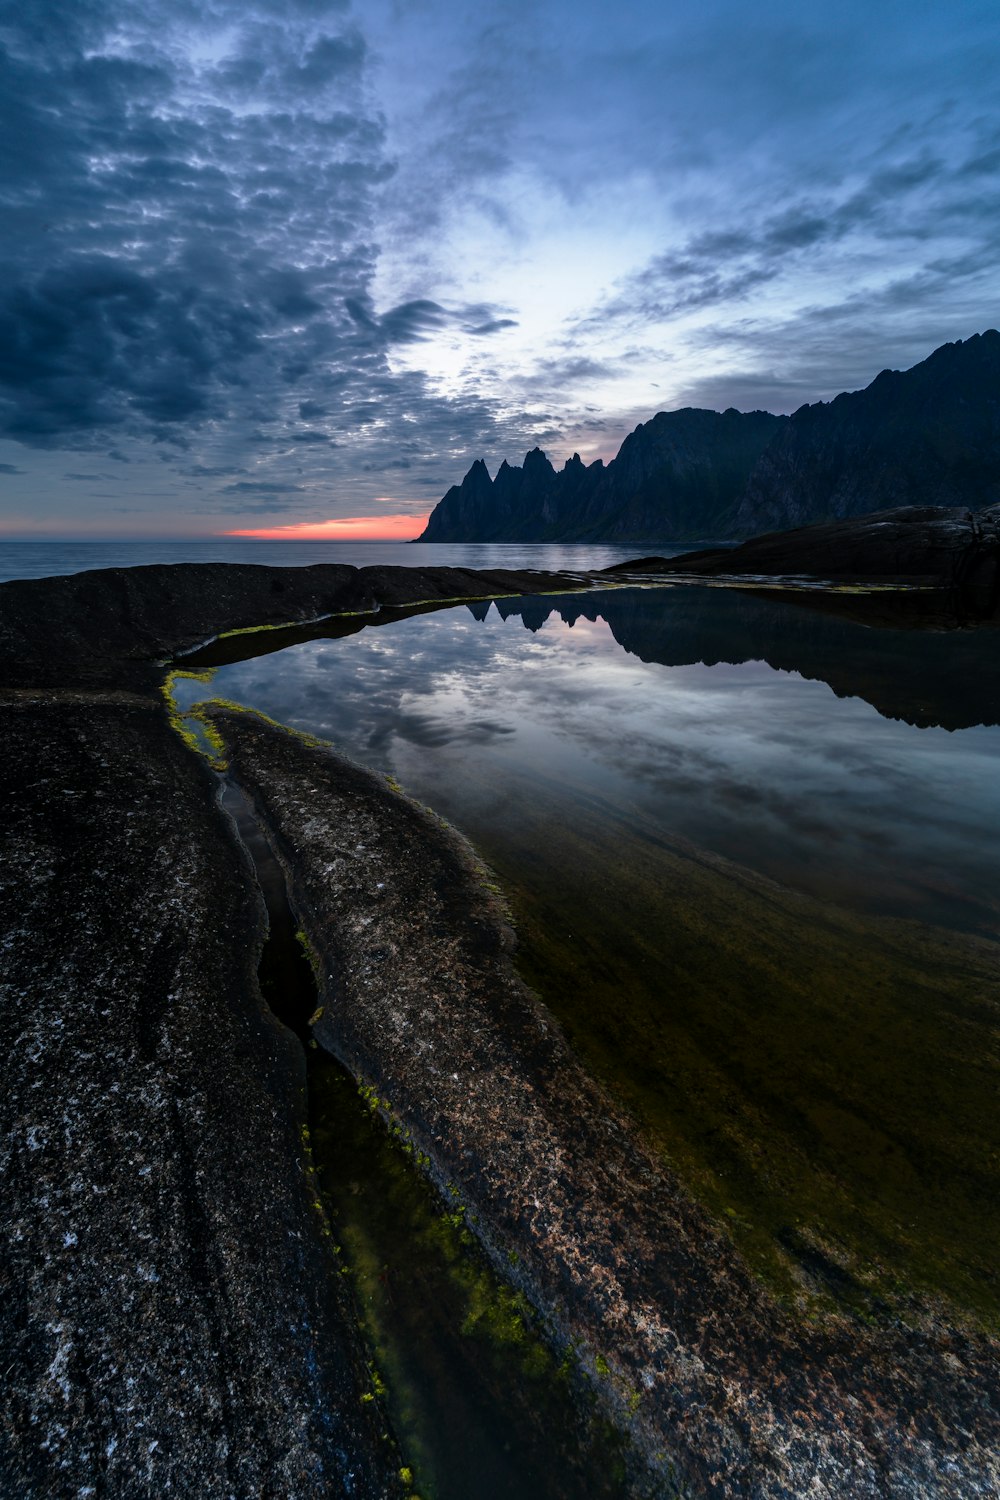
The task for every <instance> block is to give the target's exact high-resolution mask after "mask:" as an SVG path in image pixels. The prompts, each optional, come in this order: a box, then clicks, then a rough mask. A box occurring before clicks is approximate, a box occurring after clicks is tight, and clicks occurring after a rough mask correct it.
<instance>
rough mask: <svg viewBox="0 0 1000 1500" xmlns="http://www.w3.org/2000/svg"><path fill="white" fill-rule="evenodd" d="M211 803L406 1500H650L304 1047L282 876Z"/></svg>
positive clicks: (386, 1135)
mask: <svg viewBox="0 0 1000 1500" xmlns="http://www.w3.org/2000/svg"><path fill="white" fill-rule="evenodd" d="M220 800H221V802H222V805H223V807H224V808H225V810H226V811H227V813H228V814H229V816H230V817H231V818H232V819H233V821H234V823H235V824H236V827H237V829H238V832H239V835H240V838H241V840H242V842H243V844H244V847H245V848H246V849H247V852H248V854H249V855H250V858H251V861H252V863H253V866H254V870H255V873H256V876H257V880H258V884H259V886H260V889H261V892H262V894H263V897H264V901H265V905H266V907H267V913H268V923H269V927H268V935H267V938H266V941H265V943H264V947H263V950H262V953H261V959H260V967H259V978H260V985H261V993H262V995H263V998H264V1000H265V1002H266V1004H267V1005H268V1007H269V1008H270V1010H271V1011H272V1013H273V1014H274V1015H276V1016H277V1018H278V1019H279V1020H280V1021H281V1022H282V1023H283V1024H284V1025H285V1026H287V1027H288V1028H289V1029H290V1030H291V1031H294V1032H295V1034H296V1035H297V1036H298V1037H299V1039H300V1041H302V1043H303V1045H304V1047H305V1048H306V1058H307V1096H308V1115H309V1144H310V1152H311V1165H312V1166H313V1167H314V1169H315V1172H316V1178H315V1181H316V1182H317V1184H318V1187H319V1191H320V1196H321V1199H322V1201H323V1204H324V1207H325V1210H326V1213H327V1217H328V1220H329V1226H330V1231H331V1239H332V1241H333V1250H334V1255H335V1256H336V1262H335V1264H336V1265H338V1266H339V1273H340V1274H341V1275H343V1276H347V1277H349V1278H350V1280H351V1283H352V1287H353V1290H354V1296H355V1305H356V1308H357V1313H358V1318H359V1323H360V1326H361V1328H362V1331H363V1334H364V1337H365V1341H366V1344H367V1347H368V1350H369V1352H370V1362H369V1373H370V1377H371V1385H370V1389H369V1391H368V1393H366V1397H365V1399H371V1400H372V1401H377V1402H379V1403H380V1405H381V1406H382V1407H383V1408H384V1410H385V1411H386V1412H387V1414H388V1417H389V1421H390V1425H391V1428H392V1431H393V1434H394V1436H395V1438H396V1440H397V1442H398V1445H399V1450H400V1455H401V1473H403V1474H406V1475H408V1476H409V1477H408V1479H407V1480H406V1482H407V1483H408V1485H410V1486H411V1494H412V1500H469V1497H472V1496H474V1497H475V1500H585V1497H586V1500H591V1497H593V1500H626V1497H629V1496H635V1495H637V1494H640V1493H641V1494H643V1495H650V1496H651V1495H652V1494H653V1491H651V1490H649V1489H648V1488H647V1485H648V1481H647V1480H646V1479H645V1476H640V1475H639V1473H638V1470H637V1466H636V1464H635V1460H634V1458H633V1456H632V1455H631V1452H630V1450H629V1448H628V1446H627V1445H626V1444H625V1443H624V1440H623V1439H621V1438H620V1437H619V1435H618V1434H617V1433H616V1432H615V1431H614V1429H613V1428H612V1427H611V1426H610V1425H609V1424H608V1423H607V1422H605V1421H604V1420H603V1419H601V1418H599V1417H598V1416H597V1414H596V1411H595V1407H594V1402H593V1399H592V1397H591V1395H590V1392H589V1389H588V1388H587V1387H586V1385H585V1384H584V1382H583V1379H582V1377H581V1376H580V1375H579V1373H578V1371H577V1369H576V1364H575V1361H574V1360H573V1359H572V1357H571V1356H570V1357H568V1358H566V1359H564V1360H563V1361H562V1362H560V1361H558V1360H557V1359H556V1357H555V1355H554V1354H553V1353H552V1352H551V1350H550V1349H549V1347H548V1345H547V1343H546V1341H545V1338H544V1333H543V1330H542V1329H541V1328H540V1327H539V1326H538V1323H537V1319H536V1316H535V1314H534V1312H533V1310H532V1308H531V1307H530V1305H529V1304H528V1302H527V1301H526V1299H525V1298H524V1296H523V1295H522V1294H521V1293H519V1292H516V1291H514V1290H512V1289H511V1288H510V1287H508V1286H506V1285H505V1284H504V1283H503V1282H502V1281H501V1280H500V1279H499V1278H498V1277H497V1275H496V1273H495V1272H494V1271H493V1269H492V1268H491V1266H490V1265H489V1264H488V1262H487V1261H486V1259H485V1257H484V1256H483V1254H482V1252H481V1251H480V1250H479V1248H478V1245H477V1243H476V1241H475V1239H474V1236H473V1234H472V1232H471V1230H470V1228H469V1226H468V1225H467V1224H466V1222H465V1209H464V1208H463V1206H462V1205H461V1203H459V1202H458V1201H455V1202H453V1203H450V1204H445V1203H442V1201H441V1200H440V1198H439V1197H438V1195H437V1194H436V1193H435V1192H434V1190H433V1189H432V1188H431V1187H430V1185H429V1184H428V1183H427V1182H426V1181H425V1180H424V1179H423V1178H422V1177H421V1175H420V1173H419V1168H418V1164H416V1163H415V1162H414V1161H413V1158H412V1148H410V1147H409V1146H408V1145H406V1144H404V1143H403V1142H402V1141H401V1140H398V1139H393V1137H392V1135H391V1134H390V1132H389V1130H388V1129H387V1128H386V1126H385V1124H384V1123H383V1121H382V1119H381V1117H380V1116H379V1114H378V1111H377V1101H375V1100H374V1099H371V1098H368V1097H366V1096H365V1094H364V1092H359V1089H358V1087H357V1085H356V1084H355V1082H354V1080H353V1079H352V1078H351V1076H350V1074H349V1073H348V1072H347V1070H346V1069H345V1068H343V1067H342V1066H341V1064H340V1063H338V1062H337V1061H336V1059H334V1058H332V1057H330V1056H329V1055H328V1054H326V1053H324V1052H323V1051H321V1050H320V1049H319V1048H318V1047H317V1044H316V1042H315V1041H313V1040H312V1039H311V1038H310V1020H311V1019H312V1018H314V1014H315V1010H316V1004H317V991H316V985H315V982H314V979H313V974H312V969H311V966H310V962H309V959H308V957H307V954H308V941H307V940H305V939H304V934H301V933H299V932H298V928H297V922H296V919H295V915H294V913H293V911H292V909H291V907H290V905H289V902H288V896H287V890H286V887H285V879H284V875H283V872H282V870H281V866H280V865H279V863H278V861H277V860H276V859H275V857H274V855H273V853H272V852H271V849H270V847H269V845H268V843H267V840H266V839H265V838H264V836H263V834H262V833H261V831H260V829H259V827H258V825H257V823H256V820H255V818H254V815H253V810H252V807H251V805H250V803H249V802H248V800H247V799H246V798H245V797H244V795H243V793H242V792H241V791H240V789H239V787H238V786H236V785H235V784H234V783H233V782H232V781H231V780H228V779H227V780H225V781H224V782H223V786H222V791H221V799H220Z"/></svg>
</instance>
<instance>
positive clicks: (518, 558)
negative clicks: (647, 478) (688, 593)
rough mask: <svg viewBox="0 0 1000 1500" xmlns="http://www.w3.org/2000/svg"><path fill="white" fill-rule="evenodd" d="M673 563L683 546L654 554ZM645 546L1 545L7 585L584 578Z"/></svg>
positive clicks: (225, 541)
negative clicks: (333, 569)
mask: <svg viewBox="0 0 1000 1500" xmlns="http://www.w3.org/2000/svg"><path fill="white" fill-rule="evenodd" d="M655 550H657V551H658V553H659V554H660V555H661V556H664V557H673V556H674V555H675V554H676V553H677V552H683V551H687V550H689V549H687V548H683V547H670V546H666V547H661V548H658V549H655ZM649 552H650V548H648V547H643V546H642V544H641V543H632V544H631V545H629V546H624V547H623V546H604V545H599V544H589V543H575V544H562V543H548V542H449V543H444V542H417V543H413V542H353V541H352V542H264V541H251V540H245V539H242V538H240V539H237V538H233V537H210V538H205V537H198V538H197V539H193V540H183V539H171V540H169V541H158V540H142V541H136V540H131V541H104V540H102V541H86V542H74V541H56V540H48V539H46V540H38V539H31V540H28V539H20V538H17V539H13V540H12V539H7V540H4V541H2V542H0V583H6V582H8V581H9V580H11V579H13V578H54V577H58V576H60V575H65V574H67V573H84V572H87V571H88V570H89V569H91V568H137V567H142V566H144V565H147V564H149V563H192V562H201V563H204V562H228V563H262V564H265V565H266V566H268V567H286V568H287V567H292V568H306V567H309V566H310V565H311V564H314V563H351V564H352V565H353V566H354V567H358V568H366V567H375V566H380V567H384V566H396V567H404V568H428V567H460V568H542V569H544V570H546V571H550V572H557V571H559V570H560V569H568V570H569V571H571V572H579V571H583V570H587V569H592V568H607V567H610V566H611V564H612V563H616V562H625V561H626V560H627V559H628V558H630V557H640V556H643V555H646V556H648V555H649Z"/></svg>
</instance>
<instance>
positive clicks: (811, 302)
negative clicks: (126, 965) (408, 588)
mask: <svg viewBox="0 0 1000 1500" xmlns="http://www.w3.org/2000/svg"><path fill="white" fill-rule="evenodd" d="M998 65H1000V13H998V11H997V8H996V3H995V0H988V3H986V0H983V3H980V0H949V3H947V4H946V3H939V0H906V3H901V0H878V3H877V4H873V3H872V0H863V3H862V0H827V3H824V4H822V5H821V4H818V3H816V0H794V3H793V0H762V3H761V4H760V5H758V6H755V7H747V6H746V5H745V3H742V0H741V3H737V0H698V3H694V0H617V3H615V4H610V3H606V0H602V3H598V0H479V3H478V4H476V5H465V4H462V5H460V4H457V3H446V0H355V3H353V4H352V3H350V0H241V3H239V4H236V3H231V0H32V3H23V0H21V3H14V0H0V70H2V78H0V115H2V122H0V124H2V128H0V215H2V217H0V224H2V229H0V535H3V534H7V535H18V534H20V535H39V534H42V535H54V536H86V535H94V536H107V535H114V536H128V535H160V536H166V535H177V536H194V535H199V534H218V533H223V532H229V531H237V532H240V531H242V532H246V531H254V532H257V531H264V532H268V533H269V534H271V533H272V532H275V529H277V530H276V534H278V535H282V534H284V535H290V536H303V535H309V534H311V533H310V532H309V531H308V530H305V531H304V530H303V528H304V527H312V528H316V531H315V534H317V535H325V536H334V537H336V536H339V535H344V536H350V537H361V536H365V537H377V536H385V537H396V538H402V537H405V536H409V535H414V534H416V532H417V531H419V529H420V527H421V524H422V517H423V516H425V515H426V513H427V511H428V510H429V509H430V508H431V507H432V506H433V505H434V503H435V502H436V501H437V500H438V499H440V497H441V496H442V495H443V493H444V491H445V490H446V489H447V488H448V487H449V485H451V484H453V483H456V482H458V481H459V480H460V479H461V477H462V475H463V474H464V473H465V472H466V470H467V469H468V468H469V466H470V464H471V463H472V462H473V461H474V460H475V459H477V458H484V459H485V460H486V462H487V465H488V467H489V469H490V471H491V472H494V471H495V469H496V468H497V467H498V466H499V464H500V462H501V461H502V460H503V459H505V458H506V459H507V460H508V461H510V462H515V463H516V462H520V461H521V460H522V458H523V455H524V453H525V451H526V450H527V449H528V448H530V447H533V446H534V445H535V444H536V443H537V444H540V445H541V446H542V447H543V448H544V449H545V450H546V452H547V453H548V454H549V456H550V457H551V458H552V459H553V460H554V461H555V462H562V461H563V460H564V459H565V458H567V457H569V456H570V455H571V454H572V453H573V452H574V451H578V452H579V453H580V454H581V455H582V457H583V458H584V459H585V460H587V461H590V460H591V459H593V458H595V457H603V458H605V459H608V458H610V457H612V456H613V455H614V453H615V452H616V450H617V448H618V446H619V444H620V442H621V440H622V438H623V437H624V436H625V434H626V433H627V432H628V431H630V430H631V429H632V428H633V427H634V426H635V425H636V423H638V422H640V421H643V420H646V419H648V418H649V417H650V416H652V415H653V414H654V412H656V411H660V410H669V409H671V408H673V407H678V406H707V407H711V408H714V409H720V410H721V409H723V408H725V407H727V406H736V407H738V408H740V409H742V410H752V409H755V408H763V409H766V410H770V411H780V412H785V411H792V410H794V409H795V408H796V407H798V406H800V405H801V404H803V403H804V402H806V401H816V400H824V399H829V398H830V397H831V396H833V395H835V394H836V393H837V392H838V391H841V390H845V389H857V388H859V387H861V386H864V385H867V384H868V382H869V381H870V380H872V379H873V378H874V376H875V375H876V374H877V373H878V372H879V371H880V370H881V369H883V368H896V369H900V368H907V367H908V366H909V365H912V364H914V363H916V362H917V361H918V360H920V359H922V358H924V357H926V355H928V354H929V353H930V352H931V351H932V350H933V349H934V348H936V347H937V346H938V345H940V344H942V343H944V342H946V341H948V340H952V339H956V338H966V337H968V336H969V335H970V334H972V333H977V332H982V331H983V330H984V329H985V328H988V327H993V326H996V325H997V323H998V321H1000V309H998V301H1000V272H998V261H1000V180H998V179H1000V111H998V110H997V108H996V78H997V76H998Z"/></svg>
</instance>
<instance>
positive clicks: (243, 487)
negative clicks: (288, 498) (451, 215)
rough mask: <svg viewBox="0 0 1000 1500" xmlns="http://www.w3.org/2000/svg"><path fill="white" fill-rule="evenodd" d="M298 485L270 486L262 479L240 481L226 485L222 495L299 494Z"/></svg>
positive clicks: (299, 488) (299, 487) (300, 489)
mask: <svg viewBox="0 0 1000 1500" xmlns="http://www.w3.org/2000/svg"><path fill="white" fill-rule="evenodd" d="M301 492H302V486H301V485H300V484H271V483H269V482H268V481H267V480H263V479H240V480H237V482H236V483H235V484H227V485H226V486H225V488H224V489H223V491H222V493H223V494H224V495H274V496H281V495H289V494H301Z"/></svg>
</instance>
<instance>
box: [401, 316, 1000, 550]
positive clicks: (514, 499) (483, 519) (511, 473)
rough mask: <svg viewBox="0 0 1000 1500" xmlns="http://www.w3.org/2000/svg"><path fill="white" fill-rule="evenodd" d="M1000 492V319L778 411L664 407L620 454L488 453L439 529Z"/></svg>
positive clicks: (711, 521) (527, 528)
mask: <svg viewBox="0 0 1000 1500" xmlns="http://www.w3.org/2000/svg"><path fill="white" fill-rule="evenodd" d="M998 500H1000V333H997V332H996V331H995V330H989V331H987V332H986V333H983V334H975V335H973V337H972V338H969V339H966V340H965V341H964V342H959V343H954V344H945V345H943V346H942V347H941V348H940V349H937V350H936V351H935V352H934V353H933V354H932V355H931V356H930V357H929V358H928V359H925V360H924V361H923V362H922V363H921V364H919V365H915V366H914V368H913V369H911V370H906V371H903V372H899V371H891V370H883V371H882V373H881V375H879V376H877V377H876V379H875V380H873V381H872V383H871V385H869V386H868V387H867V388H866V389H865V390H863V391H855V392H853V393H851V394H847V395H841V396H837V397H836V399H835V400H833V401H830V402H818V403H816V404H815V405H812V406H803V407H800V408H799V410H798V411H797V412H795V413H794V414H793V415H792V416H790V417H781V416H772V415H771V414H770V413H768V412H738V411H735V410H733V409H732V408H730V409H729V410H728V411H724V412H713V411H701V410H698V409H696V408H693V407H685V408H683V409H682V410H680V411H672V412H659V413H658V414H657V415H656V416H655V417H653V418H652V419H651V420H650V421H649V422H644V423H640V425H639V426H638V427H637V428H636V429H635V431H634V432H632V433H630V434H629V436H628V437H627V438H626V439H625V441H624V442H623V443H622V446H621V448H620V449H619V451H618V454H617V455H616V457H615V458H614V459H613V460H612V461H611V463H609V464H608V465H605V464H604V463H603V462H602V461H601V460H600V459H598V460H597V461H596V462H595V463H592V464H590V465H584V464H583V463H582V462H581V460H580V458H579V455H577V454H574V455H573V457H572V458H571V459H569V460H568V462H567V463H566V464H565V465H564V467H563V468H562V469H560V470H556V469H555V468H554V467H553V465H552V464H551V463H550V462H549V460H548V459H547V458H546V456H545V454H544V453H543V452H542V451H541V449H540V448H534V449H532V451H531V452H530V453H529V454H528V455H527V456H526V458H525V461H524V466H523V468H514V467H511V465H509V464H507V463H506V462H504V463H503V464H502V465H501V467H500V469H499V471H498V473H497V476H496V478H495V479H493V480H491V479H490V476H489V472H488V470H487V468H486V465H485V463H484V462H483V461H482V460H481V459H480V460H479V461H477V462H476V463H475V464H473V466H472V468H471V469H470V470H469V472H468V474H467V475H466V476H465V478H464V479H463V481H462V483H461V484H460V485H454V486H452V488H451V489H450V490H449V491H448V493H447V494H446V495H445V496H444V498H443V500H441V501H440V502H439V504H438V505H437V506H436V507H435V509H434V510H433V511H432V513H431V515H430V518H429V520H428V523H427V527H426V530H425V531H424V533H423V535H422V536H421V537H420V538H419V540H420V541H424V542H453V541H483V542H486V541H540V542H543V541H587V542H598V541H600V542H628V543H637V544H648V543H650V542H686V541H709V540H715V541H725V540H735V539H738V538H742V537H746V536H754V535H756V534H758V533H759V532H761V531H765V530H773V529H776V528H782V527H787V526H801V525H806V524H809V523H812V522H816V521H832V520H839V519H842V518H844V517H849V516H856V515H863V514H866V513H867V512H869V511H873V510H877V509H882V508H885V507H890V506H902V505H944V506H955V505H961V506H965V507H967V508H969V509H972V510H977V509H979V508H980V507H982V506H986V505H991V504H995V503H996V502H997V501H998Z"/></svg>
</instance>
